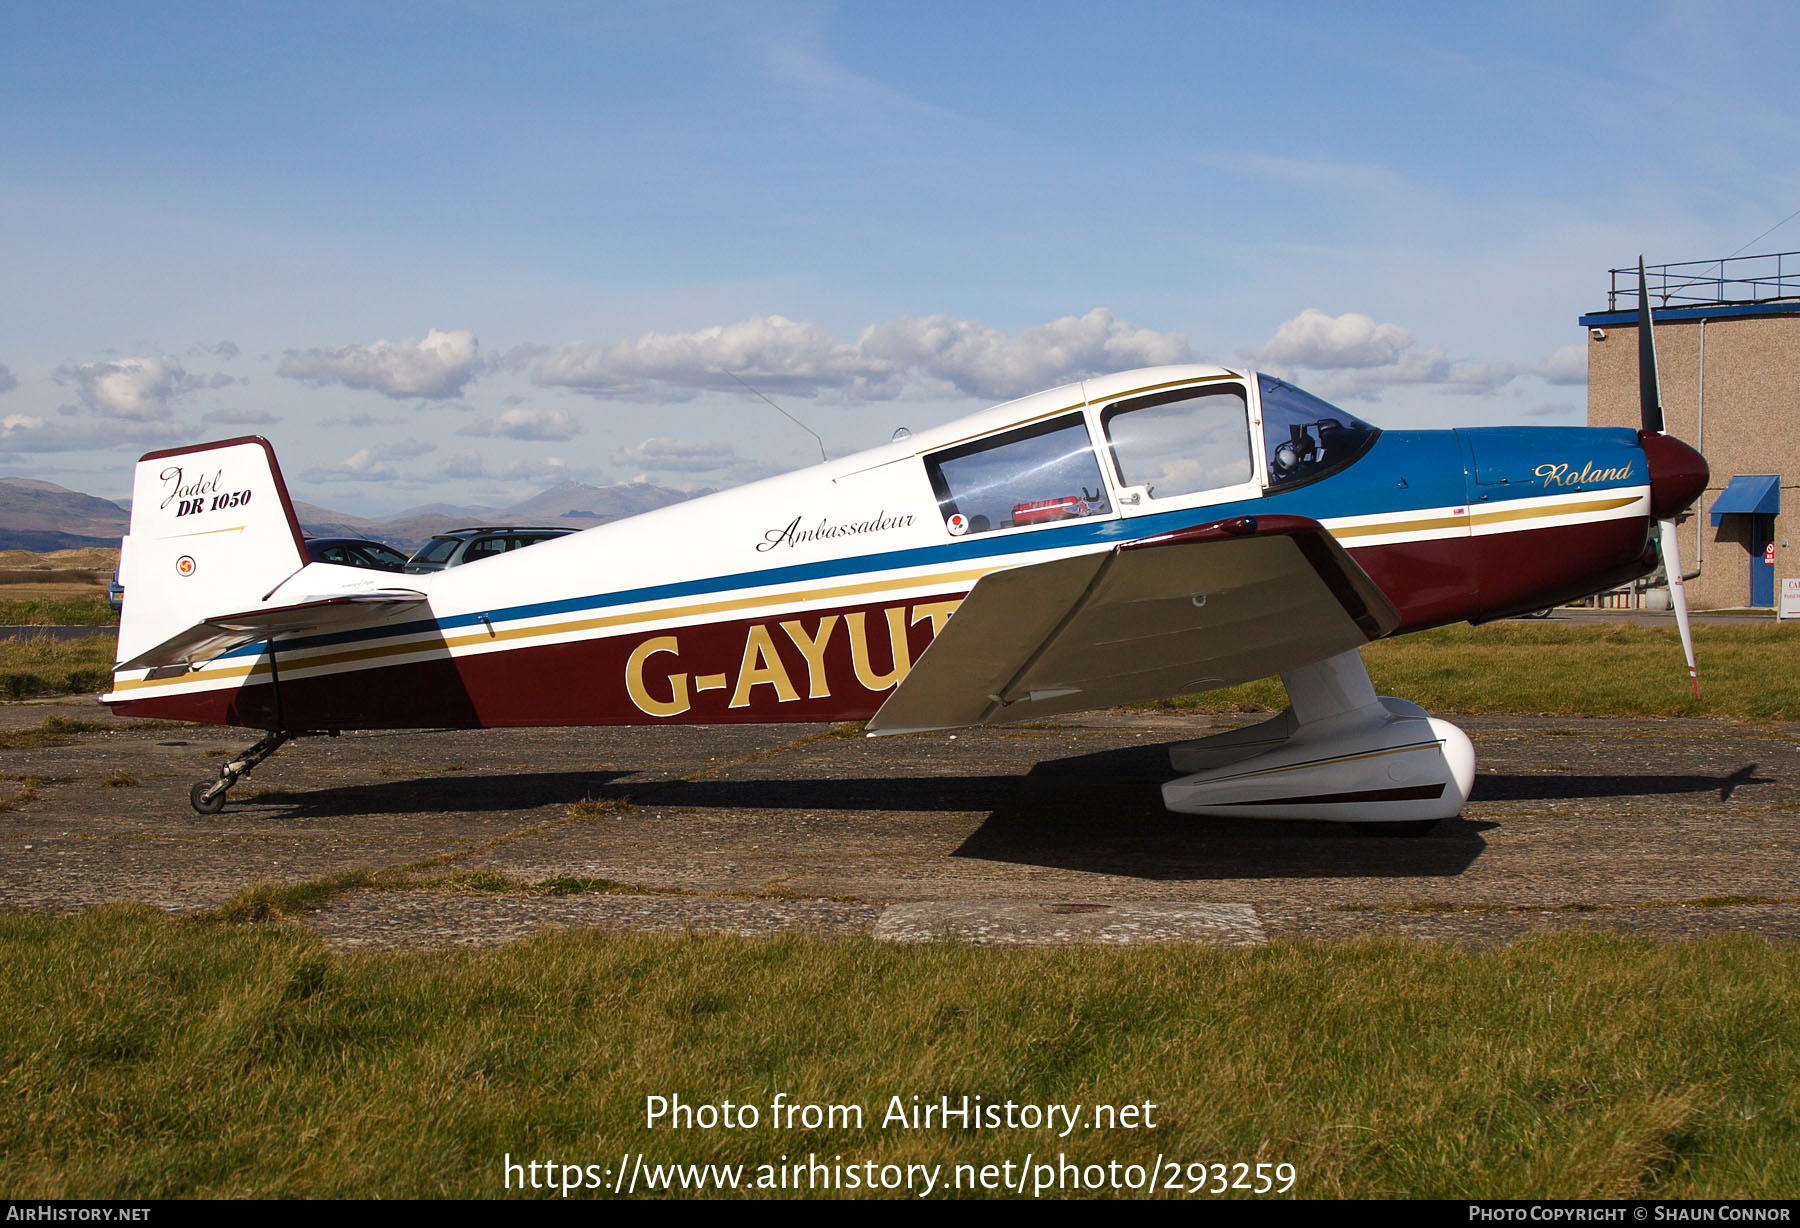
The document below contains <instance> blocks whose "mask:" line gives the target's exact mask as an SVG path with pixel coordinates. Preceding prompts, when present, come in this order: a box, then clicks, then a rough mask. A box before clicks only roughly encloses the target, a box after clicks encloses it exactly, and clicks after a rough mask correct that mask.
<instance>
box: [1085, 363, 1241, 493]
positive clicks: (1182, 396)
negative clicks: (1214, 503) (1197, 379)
mask: <svg viewBox="0 0 1800 1228" xmlns="http://www.w3.org/2000/svg"><path fill="white" fill-rule="evenodd" d="M1100 424H1101V428H1102V429H1103V430H1104V431H1105V432H1106V441H1107V444H1108V446H1109V447H1110V448H1111V449H1112V457H1113V468H1114V469H1115V471H1116V472H1117V473H1118V475H1119V483H1120V485H1123V486H1142V487H1144V488H1145V492H1146V493H1147V494H1148V495H1149V496H1150V497H1151V498H1153V499H1171V498H1175V497H1177V496H1180V495H1191V494H1197V493H1199V492H1201V491H1208V490H1219V489H1222V488H1224V487H1227V486H1238V485H1241V484H1242V483H1244V482H1248V481H1249V480H1250V479H1251V476H1252V475H1253V473H1254V472H1255V471H1254V468H1253V467H1252V465H1251V452H1250V418H1249V413H1248V410H1247V407H1246V404H1245V399H1244V389H1243V386H1242V385H1240V384H1214V385H1208V386H1203V387H1199V388H1183V389H1179V390H1177V391H1175V392H1162V393H1157V394H1156V395H1154V396H1147V397H1138V398H1136V399H1134V400H1130V401H1121V402H1119V403H1118V404H1117V405H1110V406H1108V407H1107V408H1106V410H1105V412H1103V413H1102V414H1101V415H1100Z"/></svg>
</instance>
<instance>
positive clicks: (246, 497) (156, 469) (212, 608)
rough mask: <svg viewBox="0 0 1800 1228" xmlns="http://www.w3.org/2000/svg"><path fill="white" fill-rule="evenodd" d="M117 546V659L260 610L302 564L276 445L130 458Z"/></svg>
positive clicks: (250, 440)
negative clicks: (120, 595) (133, 461)
mask: <svg viewBox="0 0 1800 1228" xmlns="http://www.w3.org/2000/svg"><path fill="white" fill-rule="evenodd" d="M120 549H121V554H120V561H119V579H120V582H121V583H122V584H123V585H124V587H125V605H124V611H123V613H122V615H121V618H120V624H119V649H118V652H119V655H118V658H117V659H118V660H120V661H130V660H132V659H133V658H135V657H136V656H138V655H139V654H140V653H144V652H147V651H149V650H150V649H152V648H155V647H156V646H157V645H159V644H161V643H162V642H163V641H165V640H167V639H169V638H170V637H171V636H174V635H178V634H180V633H181V632H183V631H185V630H187V629H188V628H189V627H192V626H194V625H195V624H196V623H199V622H202V621H204V620H205V619H207V618H209V617H212V616H214V615H219V614H226V613H231V612H234V611H237V610H242V609H247V608H249V607H252V606H256V605H258V604H260V603H261V602H262V601H263V600H264V598H265V597H266V595H267V594H268V593H269V592H270V591H271V590H273V589H274V588H275V587H276V586H277V585H279V584H280V583H281V582H282V581H283V580H286V579H287V578H288V577H289V576H292V575H293V574H294V573H295V572H296V571H298V570H300V568H301V567H303V566H305V565H306V561H307V556H306V545H305V538H304V537H303V536H302V535H301V532H300V522H299V520H298V519H296V517H295V516H294V506H293V503H292V501H291V500H290V499H289V498H288V492H287V484H286V483H285V482H283V481H282V479H281V467H280V466H279V465H278V464H276V462H275V449H274V448H272V447H271V446H270V445H269V441H268V440H266V439H263V438H261V437H260V436H254V435H250V436H243V437H241V438H237V439H226V440H221V441H219V442H217V443H204V444H197V445H195V446H194V447H190V448H172V449H169V450H167V451H162V452H150V453H148V454H146V455H145V456H143V457H142V458H141V459H139V461H138V463H137V471H136V473H135V474H134V476H133V479H132V489H131V532H130V535H129V536H127V537H126V538H125V540H124V541H123V542H122V543H120Z"/></svg>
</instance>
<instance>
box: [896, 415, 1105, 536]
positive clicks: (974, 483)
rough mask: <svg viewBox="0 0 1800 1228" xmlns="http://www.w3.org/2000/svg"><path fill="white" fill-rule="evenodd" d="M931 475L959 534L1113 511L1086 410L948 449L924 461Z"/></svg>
mask: <svg viewBox="0 0 1800 1228" xmlns="http://www.w3.org/2000/svg"><path fill="white" fill-rule="evenodd" d="M925 473H926V475H927V476H928V477H929V478H930V479H931V489H932V490H933V492H935V493H936V495H937V501H938V508H939V510H940V511H942V513H943V516H944V527H945V528H947V529H948V530H949V531H950V533H951V534H952V535H954V536H957V537H961V536H963V535H964V534H976V533H990V532H994V531H997V530H999V529H1017V528H1028V527H1032V526H1036V525H1044V524H1051V523H1054V522H1056V521H1060V520H1073V519H1075V518H1077V517H1081V516H1102V515H1106V514H1107V513H1109V512H1111V511H1112V505H1111V502H1110V501H1109V500H1108V498H1107V495H1106V483H1105V482H1104V481H1103V480H1102V479H1101V476H1100V463H1099V461H1097V460H1096V459H1095V458H1094V443H1093V440H1092V439H1091V438H1090V437H1089V435H1088V429H1087V423H1086V422H1085V421H1083V419H1082V416H1081V415H1080V414H1069V415H1067V416H1065V417H1061V418H1053V419H1051V420H1050V421H1048V422H1040V423H1036V424H1034V425H1032V426H1028V427H1023V428H1021V429H1019V430H1016V431H1008V432H1006V433H1005V434H1004V435H995V436H992V437H991V438H988V439H978V440H976V441H975V442H973V443H965V444H959V445H958V446H956V447H954V448H947V449H945V450H944V451H942V452H937V453H934V454H932V455H931V456H928V457H926V458H925Z"/></svg>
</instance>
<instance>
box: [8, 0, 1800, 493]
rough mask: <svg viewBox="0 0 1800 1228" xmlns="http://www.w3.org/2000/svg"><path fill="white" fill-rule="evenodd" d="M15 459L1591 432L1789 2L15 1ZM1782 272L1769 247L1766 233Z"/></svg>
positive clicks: (1709, 228) (1709, 220) (751, 462)
mask: <svg viewBox="0 0 1800 1228" xmlns="http://www.w3.org/2000/svg"><path fill="white" fill-rule="evenodd" d="M0 17H3V19H4V22H5V27H4V29H5V37H4V39H0V233H3V234H4V236H5V242H4V244H0V284H3V285H4V286H5V287H6V289H7V294H6V302H5V305H4V306H0V389H4V390H3V391H0V476H29V477H39V478H44V479H46V480H49V481H53V482H58V483H60V484H62V485H65V486H70V487H73V488H76V489H82V490H88V491H91V492H93V493H97V494H103V495H108V496H113V497H117V496H121V495H124V494H125V493H127V489H128V486H129V480H130V468H131V463H132V461H133V460H134V459H135V458H136V456H137V455H138V454H139V453H140V452H143V451H145V450H148V449H150V448H156V447H166V446H173V445H175V444H178V443H182V442H193V441H199V440H202V439H207V438H218V437H224V436H229V435H234V434H243V433H247V432H255V433H260V434H264V435H266V436H268V437H269V438H270V439H272V440H273V441H274V443H275V445H276V449H277V452H278V454H279V455H280V457H281V459H282V463H283V467H284V469H285V470H286V472H287V475H288V479H289V483H290V486H291V487H292V488H293V490H294V493H295V494H296V496H297V497H299V498H302V499H306V500H310V501H314V502H319V503H324V504H327V505H329V506H333V507H337V508H339V509H341V510H345V511H351V512H362V513H368V514H374V513H378V512H386V511H393V510H397V509H399V508H402V507H406V506H411V505H416V504H421V503H427V502H436V501H442V500H451V501H457V502H485V503H490V504H500V503H505V502H509V501H512V500H514V499H517V498H520V497H523V496H525V495H528V494H531V493H534V492H535V491H536V490H538V489H540V488H542V487H543V486H545V485H548V484H550V483H551V482H554V481H557V480H560V479H561V478H562V477H573V478H579V479H581V480H585V481H591V482H596V483H605V482H609V481H624V480H632V479H635V478H638V477H644V478H647V479H648V480H651V481H655V482H658V483H661V484H665V485H676V486H689V487H692V486H720V485H727V484H730V483H734V482H736V481H740V480H743V479H746V478H749V477H754V476H759V475H761V474H766V473H770V472H777V471H780V470H783V469H787V468H791V467H793V466H795V465H798V464H802V463H804V462H805V461H806V460H807V459H808V458H809V456H810V457H814V458H816V455H817V450H816V448H815V447H814V445H813V444H812V441H811V439H810V438H808V437H807V436H806V435H805V434H803V433H802V432H800V431H799V430H797V429H796V428H794V427H793V426H791V425H790V424H789V423H787V422H786V421H785V420H784V419H782V418H781V417H780V416H779V415H778V414H776V413H775V411H774V410H772V409H770V408H768V407H767V406H766V405H763V404H762V403H761V402H760V401H757V400H755V399H754V398H752V397H750V396H749V395H748V394H746V393H745V392H743V390H742V389H741V388H738V387H737V386H736V385H735V384H733V383H732V382H731V381H730V379H729V376H728V374H727V372H728V371H729V372H735V373H736V374H739V375H741V376H743V377H744V378H746V379H748V380H750V381H751V382H752V383H753V384H755V385H756V386H757V387H758V388H760V389H761V390H763V391H764V392H767V393H768V394H769V395H771V396H773V397H775V398H776V399H777V400H779V401H780V402H781V403H782V404H783V405H784V406H786V407H787V408H788V409H790V410H791V411H792V412H794V413H795V414H797V415H798V416H800V417H801V418H803V419H804V420H805V421H806V422H807V423H808V424H809V425H810V426H811V427H812V428H813V429H815V430H817V431H818V432H819V433H820V434H821V435H823V436H824V437H825V440H826V443H827V446H828V447H829V448H830V449H831V451H832V453H833V454H834V455H836V454H841V453H844V452H848V451H851V450H854V449H856V448H859V447H864V446H869V445H872V444H875V443H878V442H882V441H885V440H886V439H887V437H888V436H889V435H890V434H891V433H892V431H893V428H894V427H896V426H898V425H902V424H904V425H908V426H912V427H915V428H917V427H920V426H925V425H931V424H933V423H935V422H939V421H944V420H947V419H948V418H951V417H954V416H956V415H958V414H961V413H966V412H969V411H971V410H973V409H977V408H980V407H981V406H983V405H985V404H989V403H992V402H994V401H997V400H1002V399H1006V398H1007V397H1010V396H1014V395H1022V394H1025V393H1028V392H1032V391H1035V390H1037V389H1038V388H1041V387H1045V386H1049V385H1052V384H1056V383H1060V382H1064V381H1066V380H1067V379H1070V378H1073V377H1075V376H1077V375H1080V374H1084V373H1089V372H1094V371H1100V370H1108V369H1120V368H1124V367H1130V366H1138V365H1145V364H1147V363H1149V362H1154V361H1165V360H1168V359H1171V358H1175V359H1185V358H1192V359H1194V360H1197V361H1220V362H1227V363H1234V364H1235V363H1247V364H1254V365H1260V366H1264V367H1267V368H1272V369H1277V370H1279V371H1281V372H1282V373H1284V374H1286V375H1288V376H1289V377H1291V378H1293V379H1295V380H1296V381H1297V382H1299V383H1301V384H1302V386H1305V387H1308V388H1310V389H1312V390H1313V391H1316V392H1319V393H1320V394H1321V395H1324V396H1327V397H1330V398H1334V399H1338V400H1340V401H1342V402H1343V404H1344V405H1345V406H1346V408H1349V409H1351V410H1352V411H1354V412H1356V413H1358V414H1361V415H1362V416H1364V417H1367V418H1369V419H1371V420H1372V421H1375V422H1377V423H1380V424H1382V425H1389V426H1409V425H1449V424H1459V423H1496V422H1508V421H1518V422H1540V423H1558V422H1578V421H1580V420H1581V419H1582V415H1583V413H1584V410H1585V396H1586V394H1585V387H1584V383H1583V380H1584V376H1583V372H1582V369H1581V363H1582V348H1581V347H1582V335H1581V330H1580V329H1579V328H1578V327H1577V325H1576V323H1575V319H1576V316H1577V315H1579V314H1580V313H1582V312H1584V311H1590V310H1595V309H1597V308H1599V307H1602V306H1604V293H1605V289H1606V284H1607V280H1606V270H1607V269H1608V268H1609V267H1611V266H1615V265H1621V264H1625V263H1627V262H1629V261H1631V260H1633V259H1635V257H1636V256H1637V254H1638V253H1639V252H1640V251H1641V252H1643V253H1644V254H1645V255H1646V257H1647V258H1648V259H1649V260H1650V261H1651V262H1652V263H1656V262H1659V261H1674V260H1688V259H1703V258H1711V257H1718V256H1724V255H1727V254H1729V253H1731V252H1732V251H1734V250H1735V249H1737V248H1739V247H1740V246H1742V245H1744V244H1745V243H1746V242H1748V241H1750V240H1752V239H1753V238H1754V237H1755V236H1757V235H1758V234H1759V233H1760V232H1762V231H1764V230H1766V229H1768V228H1769V227H1771V226H1774V225H1775V224H1776V223H1777V222H1780V221H1781V220H1782V219H1783V218H1785V217H1787V216H1788V215H1789V214H1790V213H1793V212H1794V211H1795V210H1796V209H1800V156H1797V155H1800V107H1797V106H1796V105H1795V103H1796V99H1795V96H1794V95H1795V89H1794V87H1793V85H1792V83H1791V73H1790V72H1789V71H1788V67H1787V60H1788V59H1790V58H1791V56H1790V55H1789V54H1788V53H1789V52H1790V51H1791V50H1792V49H1793V48H1794V47H1795V46H1797V45H1800V38H1797V37H1796V35H1800V7H1796V6H1793V5H1783V4H1746V3H1732V4H1718V5H1662V6H1659V5H1646V6H1642V7H1641V8H1640V9H1636V10H1631V11H1630V12H1629V13H1627V12H1626V11H1623V10H1619V9H1618V8H1616V7H1610V8H1609V7H1602V6H1597V5H1595V6H1571V5H1566V4H1558V5H1549V4H1545V5H1536V4H1524V5H1500V6H1485V7H1482V8H1481V9H1480V10H1479V11H1475V10H1474V9H1472V8H1470V7H1469V6H1443V5H1380V4H1365V5H1357V6H1349V5H1323V4H1321V5H1279V4H1276V5H1269V4H1260V5H1256V6H1254V8H1252V7H1251V6H1241V7H1240V6H1224V5H1220V6H1211V5H1198V4H1195V5H1173V4H1167V5H1165V4H1154V5H1132V4H1125V5H1109V6H1105V7H1102V6H1099V5H1092V4H1089V5H1074V4H1054V3H1050V4H1047V3H1034V4H1029V5H1027V4H1018V5H969V4H966V3H965V4H958V5H949V4H931V3H907V4H873V3H865V4H855V5H834V4H824V3H819V4H764V5H755V6H751V5H709V4H693V5H682V4H667V3H665V4H645V5H633V4H607V5H582V4H507V5H499V4H491V5H490V4H485V3H473V2H471V3H459V4H387V5H361V4H359V5H335V4H311V5H304V6H291V5H283V6H273V5H270V6H262V5H252V4H233V5H206V4H190V5H180V4H159V5H155V6H150V5H142V6H140V5H129V4H113V5H84V4H77V3H63V4H57V5H38V4H27V3H13V4H10V5H7V6H5V7H3V8H0ZM1794 248H1800V219H1797V220H1795V221H1794V222H1791V223H1789V224H1788V225H1787V226H1785V227H1782V228H1780V229H1777V230H1775V231H1774V232H1773V233H1772V234H1770V235H1769V236H1767V238H1765V239H1763V240H1761V241H1760V242H1757V243H1755V244H1754V245H1753V246H1751V247H1750V248H1749V249H1748V250H1749V251H1750V252H1760V251H1775V250H1788V249H1794Z"/></svg>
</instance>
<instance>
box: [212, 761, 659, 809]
mask: <svg viewBox="0 0 1800 1228" xmlns="http://www.w3.org/2000/svg"><path fill="white" fill-rule="evenodd" d="M631 775H632V773H630V772H520V773H517V774H513V773H497V774H494V775H483V774H481V773H477V772H470V773H469V774H468V775H466V776H464V775H458V776H417V777H410V778H408V779H405V780H389V781H383V782H382V783H380V784H368V785H343V786H340V787H338V788H333V789H305V788H300V789H271V790H268V791H263V792H258V791H254V786H252V789H251V790H249V791H247V793H246V796H244V797H242V798H237V797H234V798H232V799H231V801H230V803H228V805H227V806H226V810H225V813H226V814H227V815H231V814H238V815H246V816H248V815H254V816H256V817H258V818H268V819H314V818H335V817H339V816H344V815H362V814H369V815H379V814H418V813H420V812H423V811H435V812H439V813H447V814H455V813H458V812H462V813H465V814H466V813H476V814H486V813H489V812H492V811H498V810H530V809H535V808H536V807H538V806H554V805H558V804H561V805H567V804H569V803H570V802H576V801H580V800H581V799H583V798H596V799H602V800H604V799H606V798H609V797H622V796H624V795H625V793H624V791H623V790H621V789H619V788H618V787H616V786H615V785H614V784H613V782H614V781H617V780H620V779H627V778H629V777H630V776H631Z"/></svg>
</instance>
